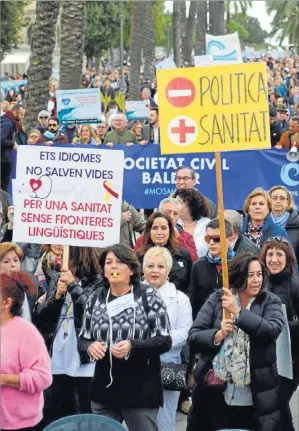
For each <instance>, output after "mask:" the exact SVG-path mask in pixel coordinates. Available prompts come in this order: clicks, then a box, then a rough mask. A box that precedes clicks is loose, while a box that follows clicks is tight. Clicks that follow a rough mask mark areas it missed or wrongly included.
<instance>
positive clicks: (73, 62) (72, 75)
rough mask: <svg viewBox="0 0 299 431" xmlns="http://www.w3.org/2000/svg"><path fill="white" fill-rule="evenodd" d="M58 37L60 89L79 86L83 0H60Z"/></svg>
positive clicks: (82, 37) (82, 35) (82, 44)
mask: <svg viewBox="0 0 299 431" xmlns="http://www.w3.org/2000/svg"><path fill="white" fill-rule="evenodd" d="M60 22H61V39H60V82H59V88H60V89H61V90H72V89H76V88H80V87H81V78H82V70H83V52H84V26H85V1H84V0H80V1H68V0H63V1H62V12H61V21H60Z"/></svg>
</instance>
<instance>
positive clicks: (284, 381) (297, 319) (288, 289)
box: [261, 237, 299, 431]
mask: <svg viewBox="0 0 299 431" xmlns="http://www.w3.org/2000/svg"><path fill="white" fill-rule="evenodd" d="M261 259H262V261H263V262H264V264H265V265H266V267H267V268H268V270H269V271H270V277H269V283H268V289H269V290H270V292H273V293H275V295H277V296H278V297H279V298H280V300H281V302H282V304H284V305H285V307H286V312H287V317H288V323H289V331H290V337H291V353H292V361H293V367H292V370H293V379H291V378H286V377H283V376H280V394H281V400H282V402H283V403H284V404H286V409H285V414H284V416H283V420H282V426H281V430H282V431H284V430H285V431H293V430H295V428H294V425H293V420H292V414H291V410H290V406H289V402H290V400H291V398H292V395H293V393H294V392H295V391H296V388H297V387H298V383H299V278H298V277H297V276H296V275H295V270H296V258H295V255H294V252H293V250H292V249H291V247H290V245H289V243H288V241H287V240H286V238H284V237H274V238H269V240H268V241H266V243H265V244H264V246H263V248H262V251H261Z"/></svg>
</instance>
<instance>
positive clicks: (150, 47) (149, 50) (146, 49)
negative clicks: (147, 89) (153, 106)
mask: <svg viewBox="0 0 299 431" xmlns="http://www.w3.org/2000/svg"><path fill="white" fill-rule="evenodd" d="M153 5H154V2H153V1H146V2H144V3H143V9H144V12H143V13H144V28H143V59H144V66H145V67H144V69H145V70H146V75H147V77H148V79H149V80H150V82H152V80H153V79H154V77H155V73H156V68H155V28H154V19H153Z"/></svg>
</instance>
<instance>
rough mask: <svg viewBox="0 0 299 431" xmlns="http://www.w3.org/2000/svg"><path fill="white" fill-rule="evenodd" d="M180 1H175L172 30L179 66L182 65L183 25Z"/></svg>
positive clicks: (175, 55) (174, 52) (175, 59)
mask: <svg viewBox="0 0 299 431" xmlns="http://www.w3.org/2000/svg"><path fill="white" fill-rule="evenodd" d="M180 16H181V13H180V1H179V0H175V1H174V2H173V12H172V31H173V36H172V37H173V54H174V61H175V64H176V65H177V67H181V26H180Z"/></svg>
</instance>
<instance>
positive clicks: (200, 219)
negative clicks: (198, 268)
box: [173, 188, 210, 258]
mask: <svg viewBox="0 0 299 431" xmlns="http://www.w3.org/2000/svg"><path fill="white" fill-rule="evenodd" d="M173 197H174V198H176V199H177V200H178V201H179V202H180V203H181V205H182V207H181V210H180V222H181V225H182V228H183V229H184V231H185V232H188V233H190V234H191V235H193V238H194V242H195V246H196V251H197V256H198V258H200V257H203V256H205V255H206V253H207V251H208V248H207V244H206V242H205V240H204V236H205V231H206V225H207V224H208V223H209V221H210V219H209V218H208V217H207V215H208V212H209V206H208V202H207V200H206V198H205V197H204V196H203V195H202V194H201V193H200V192H199V191H198V190H196V189H194V188H192V189H178V190H176V191H175V193H174V195H173Z"/></svg>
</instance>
